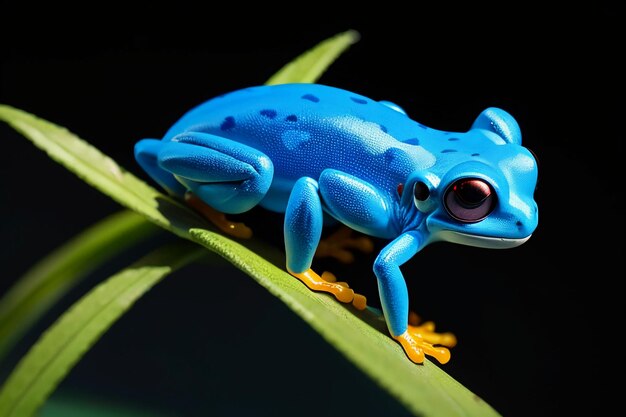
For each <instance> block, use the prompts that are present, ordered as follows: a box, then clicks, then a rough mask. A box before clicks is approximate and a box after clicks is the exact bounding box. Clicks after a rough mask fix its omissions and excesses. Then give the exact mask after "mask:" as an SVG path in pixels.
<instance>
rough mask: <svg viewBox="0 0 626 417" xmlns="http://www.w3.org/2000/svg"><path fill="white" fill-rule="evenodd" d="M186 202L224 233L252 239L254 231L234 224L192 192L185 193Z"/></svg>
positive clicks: (243, 225) (239, 224)
mask: <svg viewBox="0 0 626 417" xmlns="http://www.w3.org/2000/svg"><path fill="white" fill-rule="evenodd" d="M185 202H186V203H187V204H188V205H189V206H190V207H192V208H193V209H195V210H196V211H197V212H199V213H200V214H201V215H202V216H204V217H205V218H206V219H207V220H209V221H210V222H211V223H213V224H214V225H215V226H216V227H217V228H218V229H220V230H221V231H222V232H224V233H227V234H229V235H231V236H234V237H236V238H239V239H249V238H251V237H252V229H250V228H249V227H248V226H246V225H245V224H243V223H238V222H232V221H230V220H228V219H227V218H226V215H225V214H224V213H222V212H220V211H217V210H215V209H214V208H213V207H211V206H209V205H207V204H206V203H205V202H204V201H202V200H200V198H198V196H196V195H195V194H193V193H192V192H191V191H187V192H186V193H185Z"/></svg>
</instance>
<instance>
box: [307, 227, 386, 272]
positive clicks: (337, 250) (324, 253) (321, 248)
mask: <svg viewBox="0 0 626 417" xmlns="http://www.w3.org/2000/svg"><path fill="white" fill-rule="evenodd" d="M353 233H354V230H352V229H350V228H349V227H347V226H341V228H339V230H337V231H336V232H334V233H333V234H332V235H330V236H328V237H327V238H326V239H323V240H322V241H320V243H319V245H318V246H317V250H316V251H315V256H316V257H318V258H323V257H328V256H330V257H333V258H335V259H337V260H338V261H339V262H343V263H345V264H348V263H351V262H353V261H354V254H353V253H352V252H350V251H349V250H348V249H356V250H359V251H361V252H363V253H370V252H372V251H373V250H374V243H373V242H372V240H371V239H370V238H368V237H366V236H360V237H353V236H352V234H353Z"/></svg>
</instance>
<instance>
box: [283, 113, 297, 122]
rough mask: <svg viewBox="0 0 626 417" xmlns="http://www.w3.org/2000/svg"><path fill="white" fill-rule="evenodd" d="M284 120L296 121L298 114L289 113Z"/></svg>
mask: <svg viewBox="0 0 626 417" xmlns="http://www.w3.org/2000/svg"><path fill="white" fill-rule="evenodd" d="M285 120H287V121H288V122H297V121H298V116H296V115H295V114H290V115H289V116H287V117H286V118H285Z"/></svg>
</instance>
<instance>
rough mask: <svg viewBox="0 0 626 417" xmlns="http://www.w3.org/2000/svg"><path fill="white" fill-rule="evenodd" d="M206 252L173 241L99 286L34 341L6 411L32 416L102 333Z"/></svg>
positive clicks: (11, 385)
mask: <svg viewBox="0 0 626 417" xmlns="http://www.w3.org/2000/svg"><path fill="white" fill-rule="evenodd" d="M204 254H206V252H205V251H204V250H203V249H201V248H199V247H198V246H196V245H191V244H189V243H180V242H179V243H177V244H175V245H169V246H166V247H163V248H160V249H157V250H156V251H154V252H152V253H151V254H150V255H147V256H146V257H144V258H142V259H141V260H139V261H137V262H136V263H134V264H133V265H131V266H130V267H128V268H126V269H124V270H123V271H121V272H120V273H118V274H115V275H113V276H112V277H110V278H109V279H107V280H106V281H105V282H103V283H102V284H100V285H98V286H97V287H95V288H94V289H93V290H91V291H90V292H89V293H87V294H86V295H85V296H84V297H82V298H81V299H80V300H79V301H78V302H76V303H75V304H74V305H73V306H72V307H71V308H70V309H69V310H68V311H67V312H66V313H65V314H63V315H62V316H61V317H60V318H59V319H58V320H57V321H56V322H55V323H54V324H53V325H52V326H51V327H50V328H49V329H48V330H47V331H46V332H45V333H44V334H43V335H42V336H41V338H40V339H39V341H38V342H37V343H36V344H35V345H33V347H32V348H31V349H30V351H29V352H28V353H27V354H26V356H24V358H22V360H21V361H20V363H19V364H18V366H17V367H16V368H15V370H14V371H13V372H12V373H11V375H10V377H9V378H8V379H7V381H6V382H5V384H4V386H3V387H2V390H1V391H0V416H2V417H28V416H32V415H33V414H34V413H35V412H36V411H37V410H38V409H39V407H40V406H41V405H42V404H43V403H44V401H45V400H46V398H47V397H48V396H49V395H50V393H52V392H53V390H54V389H55V388H56V386H57V385H58V384H59V383H60V382H61V380H62V379H63V378H64V377H65V376H66V375H67V374H68V373H69V371H70V370H71V369H72V367H73V366H74V365H75V364H76V363H77V362H78V361H79V360H80V358H81V357H82V356H83V355H84V354H85V352H86V351H87V350H88V349H89V348H90V347H91V346H92V345H93V344H94V343H95V342H96V341H98V339H99V338H100V336H101V335H102V334H103V333H104V332H105V331H106V330H107V329H108V328H109V327H111V326H112V325H113V323H115V321H117V319H119V318H120V317H121V316H122V315H123V314H124V313H125V312H126V311H127V310H128V309H129V308H130V307H131V306H132V305H133V303H134V302H135V301H136V300H137V299H139V298H140V297H141V296H142V295H143V294H144V293H145V292H146V291H148V290H149V289H150V288H152V287H153V286H154V285H155V284H156V283H158V282H159V281H160V280H161V279H163V278H164V277H165V276H167V275H168V274H170V273H171V272H173V271H174V270H176V269H178V268H180V267H183V266H185V265H186V264H188V263H190V262H191V261H193V260H195V259H197V258H198V257H200V256H202V255H204Z"/></svg>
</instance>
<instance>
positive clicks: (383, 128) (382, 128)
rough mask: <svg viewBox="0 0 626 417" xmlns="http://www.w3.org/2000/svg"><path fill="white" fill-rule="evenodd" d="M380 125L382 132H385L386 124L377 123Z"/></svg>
mask: <svg viewBox="0 0 626 417" xmlns="http://www.w3.org/2000/svg"><path fill="white" fill-rule="evenodd" d="M379 126H380V130H382V131H383V132H385V133H387V126H385V125H379Z"/></svg>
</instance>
